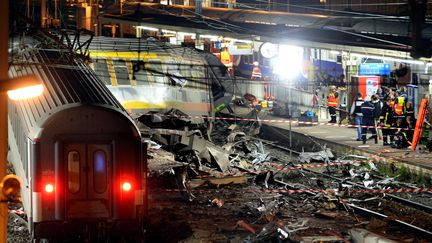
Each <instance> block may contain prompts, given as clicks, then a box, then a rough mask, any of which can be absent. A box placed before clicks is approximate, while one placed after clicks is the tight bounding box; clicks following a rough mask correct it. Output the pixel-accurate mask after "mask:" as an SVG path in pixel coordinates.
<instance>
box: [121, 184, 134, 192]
mask: <svg viewBox="0 0 432 243" xmlns="http://www.w3.org/2000/svg"><path fill="white" fill-rule="evenodd" d="M131 189H132V185H131V184H130V183H129V182H123V184H122V190H123V191H125V192H128V191H130V190H131Z"/></svg>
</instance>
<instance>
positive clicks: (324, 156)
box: [299, 147, 334, 163]
mask: <svg viewBox="0 0 432 243" xmlns="http://www.w3.org/2000/svg"><path fill="white" fill-rule="evenodd" d="M333 158H334V155H333V153H332V152H331V150H330V149H329V148H325V147H324V149H323V150H321V151H318V152H304V151H303V152H301V153H300V155H299V162H300V163H310V162H311V161H323V162H325V163H330V160H331V159H333Z"/></svg>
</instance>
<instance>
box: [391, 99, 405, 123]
mask: <svg viewBox="0 0 432 243" xmlns="http://www.w3.org/2000/svg"><path fill="white" fill-rule="evenodd" d="M394 102H395V103H394V113H395V117H396V118H398V119H399V118H402V119H403V120H404V118H405V117H404V115H405V98H404V97H403V96H400V95H399V94H397V93H396V98H395V100H394Z"/></svg>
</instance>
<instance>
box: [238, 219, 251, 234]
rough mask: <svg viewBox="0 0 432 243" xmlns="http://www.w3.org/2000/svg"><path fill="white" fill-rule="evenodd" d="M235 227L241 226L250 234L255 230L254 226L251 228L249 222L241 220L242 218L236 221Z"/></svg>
mask: <svg viewBox="0 0 432 243" xmlns="http://www.w3.org/2000/svg"><path fill="white" fill-rule="evenodd" d="M237 227H241V228H243V229H246V230H247V231H249V232H250V233H252V234H255V230H254V228H252V227H251V226H250V225H249V224H247V223H246V222H245V221H243V220H239V221H237V224H236V228H237Z"/></svg>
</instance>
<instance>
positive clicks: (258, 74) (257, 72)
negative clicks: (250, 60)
mask: <svg viewBox="0 0 432 243" xmlns="http://www.w3.org/2000/svg"><path fill="white" fill-rule="evenodd" d="M261 77H262V74H261V69H260V68H259V67H254V68H253V70H252V78H261Z"/></svg>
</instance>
